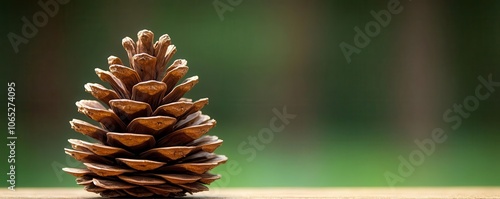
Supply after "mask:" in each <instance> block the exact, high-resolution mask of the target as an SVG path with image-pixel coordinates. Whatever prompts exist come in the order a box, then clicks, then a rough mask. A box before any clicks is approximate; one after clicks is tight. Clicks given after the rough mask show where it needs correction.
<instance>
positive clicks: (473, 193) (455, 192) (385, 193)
mask: <svg viewBox="0 0 500 199" xmlns="http://www.w3.org/2000/svg"><path fill="white" fill-rule="evenodd" d="M0 198H100V196H99V195H97V194H94V193H90V192H86V191H84V190H83V189H81V188H20V189H16V191H10V190H8V189H6V188H4V189H2V190H0ZM187 198H341V199H342V198H346V199H347V198H351V199H352V198H354V199H357V198H387V199H389V198H396V199H397V198H443V199H447V198H464V199H465V198H500V187H432V188H428V187H412V188H300V187H298V188H221V189H211V190H210V191H208V192H201V193H195V194H194V195H192V196H188V197H187Z"/></svg>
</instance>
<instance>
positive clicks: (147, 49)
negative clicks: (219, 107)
mask: <svg viewBox="0 0 500 199" xmlns="http://www.w3.org/2000/svg"><path fill="white" fill-rule="evenodd" d="M137 36H138V40H137V43H134V41H133V40H132V39H131V38H129V37H126V38H124V39H123V40H122V44H123V47H124V48H125V50H126V51H127V54H128V58H129V62H130V66H131V67H130V68H129V67H126V66H124V65H123V62H122V61H121V60H120V59H119V58H118V57H115V56H110V57H109V58H108V64H109V71H104V70H101V69H98V68H96V69H95V71H96V73H97V75H98V76H99V78H100V79H101V80H102V81H104V82H107V83H109V84H110V85H111V87H112V89H107V88H105V87H104V86H102V85H100V84H96V83H87V84H85V90H86V91H87V92H89V93H91V94H92V95H93V96H94V97H95V98H96V99H98V100H99V101H101V102H102V103H101V102H99V101H96V100H80V101H78V102H76V106H77V107H78V112H80V113H83V114H85V115H86V116H88V117H89V118H91V119H92V120H95V121H96V122H98V123H100V126H101V127H98V126H96V125H93V124H90V123H87V122H85V121H82V120H78V119H73V120H72V121H70V124H71V128H73V129H74V130H75V131H77V132H79V133H82V134H84V135H86V136H89V137H91V138H94V139H95V140H97V141H99V143H90V142H86V141H82V140H77V139H69V140H68V141H69V142H70V143H71V146H72V148H73V149H64V150H65V152H66V154H68V155H71V156H72V157H74V158H75V159H77V160H78V161H81V162H83V164H84V165H85V167H86V168H63V170H64V171H65V172H67V173H69V174H71V175H73V176H75V177H77V179H76V182H77V184H79V185H83V186H85V190H87V191H90V192H95V193H99V194H101V196H104V197H119V196H133V197H151V196H153V197H172V196H184V195H185V194H186V193H193V192H199V191H206V190H208V188H207V187H206V186H205V185H206V184H210V183H211V182H213V181H214V180H217V179H219V178H220V177H221V176H220V175H214V174H211V173H209V172H208V171H209V170H211V169H212V168H214V167H216V166H217V165H219V164H221V163H225V162H226V160H227V157H226V156H223V155H216V154H214V153H213V151H214V150H215V149H216V148H217V147H219V146H220V145H221V144H222V140H220V139H219V138H218V137H216V136H209V135H204V134H206V133H207V132H208V131H209V130H210V129H211V128H213V127H214V126H215V124H216V122H215V120H213V119H210V117H209V116H208V115H204V114H202V112H201V109H202V108H203V107H204V106H205V105H206V104H207V103H208V99H207V98H203V99H200V100H197V101H195V102H193V101H192V100H191V99H188V98H183V95H184V94H185V93H186V92H188V91H189V90H191V88H193V86H194V85H195V84H196V83H198V77H197V76H194V77H190V78H187V79H186V80H185V81H184V82H182V83H180V84H178V85H177V86H176V84H177V82H178V81H179V80H180V79H181V78H182V77H183V76H184V75H185V74H186V73H187V71H188V66H187V65H186V64H187V62H186V60H182V59H179V60H175V61H174V62H173V64H172V65H170V66H169V67H168V68H165V65H166V63H167V62H169V60H170V59H171V58H172V56H173V55H174V53H175V52H176V48H175V46H174V45H171V44H170V37H169V36H168V35H166V34H165V35H163V36H161V37H160V38H159V41H157V42H156V43H154V44H153V38H154V35H153V32H151V31H149V30H142V31H140V32H139V33H138V34H137ZM103 104H104V105H103ZM108 107H109V108H108Z"/></svg>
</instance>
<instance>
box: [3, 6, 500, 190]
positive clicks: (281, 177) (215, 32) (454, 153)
mask: <svg viewBox="0 0 500 199" xmlns="http://www.w3.org/2000/svg"><path fill="white" fill-rule="evenodd" d="M46 1H47V0H42V1H41V2H46ZM38 2H39V1H13V0H10V1H2V6H1V7H0V13H1V15H2V17H1V18H0V20H1V24H2V28H1V35H3V37H2V39H0V43H1V45H2V48H1V56H2V62H3V64H2V66H1V67H0V70H1V78H2V84H4V91H3V92H4V93H5V94H3V96H4V97H3V99H1V101H2V102H3V104H6V103H7V90H6V85H5V84H6V83H7V82H9V81H14V82H15V83H16V101H15V103H16V117H17V118H16V121H17V123H16V124H17V127H16V128H17V129H16V130H17V136H18V140H17V146H16V147H17V148H16V158H17V159H16V172H17V175H16V180H17V187H31V186H76V184H75V183H74V177H73V176H70V175H68V174H65V173H63V172H62V171H61V168H62V167H66V166H70V167H71V166H78V165H80V164H79V163H76V162H75V161H74V160H72V159H71V158H70V157H69V156H67V155H65V154H64V151H63V148H64V147H69V144H68V143H67V139H69V138H80V139H84V140H88V139H86V138H84V137H83V136H82V135H81V134H79V133H76V132H74V131H73V130H72V129H71V128H70V125H69V124H68V121H69V120H71V119H72V118H79V119H86V120H87V118H86V117H85V116H84V115H81V114H78V113H77V109H76V106H75V104H74V103H75V102H76V101H77V100H80V99H91V98H92V96H91V95H90V94H88V93H86V92H85V91H84V89H83V85H84V84H85V83H87V82H98V83H100V80H99V79H98V78H97V76H96V75H95V73H94V68H96V67H99V68H102V69H105V68H106V67H107V62H106V58H107V57H108V56H109V55H116V56H119V57H121V58H122V59H123V60H126V54H125V51H124V50H123V49H122V46H121V39H122V38H123V37H125V36H130V37H132V38H133V39H134V40H135V39H136V34H137V32H138V31H139V30H142V29H149V30H152V31H153V32H154V33H155V34H156V35H155V36H156V38H158V37H159V36H160V35H162V34H165V33H168V34H169V35H170V37H171V38H172V41H173V44H175V45H176V46H177V50H178V51H177V54H176V55H175V57H174V59H179V58H184V59H187V60H188V62H189V66H190V71H189V73H188V76H190V75H191V76H192V75H198V76H200V79H201V81H200V83H199V84H198V85H197V86H196V87H195V88H194V89H193V90H192V91H191V92H190V93H189V94H188V95H187V96H188V97H192V98H195V99H197V98H202V97H209V98H210V104H209V105H208V106H207V107H206V108H205V109H204V113H207V114H209V115H210V116H211V117H213V118H215V119H217V121H218V124H217V127H216V128H214V129H213V130H211V131H210V134H212V135H217V136H219V137H220V138H222V139H223V140H224V144H223V146H222V147H220V148H219V149H218V150H217V153H220V154H226V155H227V156H228V157H229V158H230V160H231V163H230V164H229V163H228V164H226V165H222V166H220V167H218V168H216V169H215V172H216V173H222V174H223V175H224V176H223V178H222V179H221V180H220V181H218V183H216V184H215V185H213V186H220V187H226V186H229V187H234V186H256V187H260V186H388V183H387V181H386V177H385V176H384V174H385V173H386V172H392V173H394V174H398V167H399V166H400V164H401V163H400V160H399V159H398V157H399V156H402V157H403V158H405V159H408V158H409V155H410V153H411V152H412V151H416V150H417V149H418V147H417V145H416V144H415V143H414V140H415V139H419V140H423V139H426V138H431V133H432V130H433V129H434V128H438V127H439V128H442V129H443V131H444V132H445V133H446V135H447V139H446V141H445V142H444V143H441V144H436V148H435V151H434V153H432V154H431V155H430V156H427V155H426V156H425V157H424V158H425V160H424V161H423V163H422V164H421V165H418V166H415V167H414V169H415V170H414V172H413V173H412V174H411V175H410V176H408V177H404V181H403V182H398V183H397V184H396V186H498V185H500V175H499V174H500V169H499V168H500V156H499V152H500V144H499V143H500V132H499V129H500V123H499V122H498V118H499V116H500V103H499V99H500V93H498V92H500V91H499V90H500V88H498V89H497V90H495V92H492V93H491V95H490V97H489V98H488V99H486V100H484V101H480V102H479V104H478V105H479V106H478V108H477V110H475V111H473V112H472V113H471V114H470V117H468V118H464V119H463V121H462V125H461V126H460V127H459V128H458V129H456V130H452V129H451V126H452V124H454V122H445V121H443V113H445V111H446V110H447V109H450V108H453V106H454V104H462V103H463V102H464V99H466V97H467V96H469V95H475V89H476V86H478V85H479V83H480V81H479V80H478V77H479V76H482V77H487V76H488V75H489V74H491V75H492V79H493V81H500V70H499V66H500V56H499V53H500V45H499V44H500V37H499V35H500V1H493V0H491V1H430V0H428V1H403V0H402V1H400V7H401V9H402V11H401V12H400V13H398V14H393V15H391V20H390V22H389V23H388V25H387V26H385V27H382V26H380V25H379V27H380V32H379V33H378V34H376V35H374V36H373V37H370V43H369V44H368V45H367V46H366V47H364V48H360V52H359V54H358V53H354V54H352V55H351V56H350V58H351V62H350V63H348V62H347V60H346V57H345V56H344V55H343V53H342V51H341V49H340V47H339V44H340V43H341V42H346V43H348V44H350V45H355V44H354V41H353V39H354V38H355V35H356V34H357V33H356V32H355V30H354V28H355V27H359V28H360V29H361V30H363V31H365V25H366V24H367V23H370V22H372V21H375V18H374V17H373V16H372V15H371V14H370V11H372V10H373V11H375V12H379V11H381V10H387V8H388V5H387V4H388V3H391V2H393V1H389V0H377V1H362V0H357V1H349V0H336V1H327V0H324V1H319V0H315V1H288V0H272V1H271V0H242V1H237V0H234V1H227V0H196V1H180V0H179V1H115V0H111V1H97V0H92V1H82V0H80V1H77V0H73V1H70V2H69V3H67V4H64V5H59V9H58V11H57V14H55V15H54V16H53V17H48V21H47V23H46V24H44V25H43V26H41V27H39V28H38V32H37V33H36V34H35V35H34V36H33V37H32V38H28V43H22V44H19V46H18V47H19V49H18V50H19V51H18V52H17V53H16V52H15V51H14V48H13V46H12V45H11V43H10V41H9V38H8V37H7V35H8V34H9V33H10V32H12V33H15V34H17V35H22V26H23V23H24V22H23V21H22V20H21V18H22V17H26V18H27V19H28V20H29V21H33V20H32V17H33V15H34V14H35V13H37V12H40V11H42V10H43V9H42V8H41V7H40V5H38ZM218 9H222V10H223V11H221V10H219V11H217V10H218ZM224 9H226V10H224ZM39 20H43V18H40V19H39ZM371 24H373V23H371ZM372 28H373V27H372ZM371 30H372V31H376V29H371ZM103 85H105V84H103ZM482 92H486V90H482ZM284 106H286V109H287V112H288V113H290V114H294V115H296V118H294V119H291V120H290V122H289V124H287V125H285V128H284V130H283V131H281V132H275V133H273V135H274V137H273V139H272V140H271V141H270V142H269V143H267V144H262V143H261V144H262V146H263V147H264V148H263V149H262V150H257V148H255V147H253V148H252V145H248V144H247V145H244V149H247V150H255V157H254V158H252V157H251V155H250V154H248V153H242V151H241V149H240V150H238V148H239V146H240V145H241V144H242V143H243V142H247V143H248V141H249V137H256V136H257V137H258V135H259V132H260V130H261V129H263V128H269V127H270V124H269V122H270V121H271V119H272V118H273V117H275V113H273V109H274V108H276V109H277V110H278V111H282V109H283V107H284ZM0 111H1V112H2V115H6V111H7V110H6V108H3V109H1V110H0ZM455 115H458V114H455ZM4 121H6V119H4ZM6 126H7V125H6V123H5V125H4V129H5V128H6ZM2 132H5V133H4V136H3V137H5V138H0V139H1V140H2V141H1V143H4V144H2V146H1V147H0V148H1V150H0V160H2V161H0V171H1V172H0V173H7V172H8V168H7V166H8V165H7V153H8V151H7V147H6V145H5V143H7V139H6V137H7V133H6V130H3V131H2ZM265 138H267V137H265ZM250 139H251V138H250ZM266 141H268V140H266ZM259 149H260V148H259ZM229 165H231V166H229ZM0 179H1V180H0V182H1V183H0V185H1V186H2V187H6V186H7V182H6V179H7V175H5V174H2V175H0Z"/></svg>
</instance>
